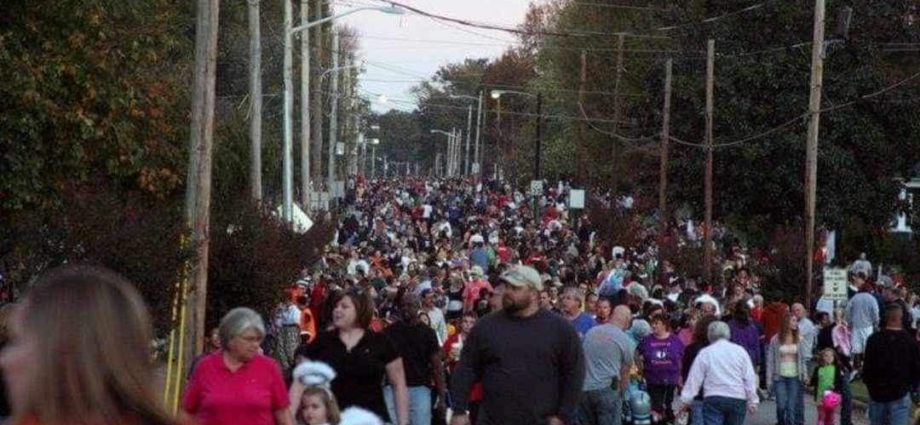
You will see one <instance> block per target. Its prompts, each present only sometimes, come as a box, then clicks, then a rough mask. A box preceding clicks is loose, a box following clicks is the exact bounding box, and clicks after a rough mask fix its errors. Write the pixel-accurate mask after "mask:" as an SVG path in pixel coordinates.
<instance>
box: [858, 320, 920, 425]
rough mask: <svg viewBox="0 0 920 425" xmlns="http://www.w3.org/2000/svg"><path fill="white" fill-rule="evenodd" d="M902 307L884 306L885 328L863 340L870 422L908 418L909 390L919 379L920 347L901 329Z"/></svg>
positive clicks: (895, 423) (899, 423)
mask: <svg viewBox="0 0 920 425" xmlns="http://www.w3.org/2000/svg"><path fill="white" fill-rule="evenodd" d="M903 315H904V310H903V308H902V307H901V306H900V305H898V304H897V303H890V304H888V305H887V306H886V308H885V325H884V326H885V327H884V328H883V329H881V330H880V331H878V332H876V333H874V334H872V336H870V337H869V340H868V341H867V342H866V359H865V363H864V364H863V382H865V383H866V389H868V390H869V420H870V422H871V423H872V424H882V423H888V424H891V425H904V424H907V423H908V422H909V421H910V393H911V391H913V390H914V389H915V388H916V386H917V383H918V382H920V350H918V348H917V343H916V342H915V341H914V338H912V336H911V334H910V333H908V332H907V331H905V330H904V329H903V328H902V323H901V321H902V317H903Z"/></svg>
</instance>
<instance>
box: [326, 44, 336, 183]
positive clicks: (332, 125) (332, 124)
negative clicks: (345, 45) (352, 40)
mask: <svg viewBox="0 0 920 425" xmlns="http://www.w3.org/2000/svg"><path fill="white" fill-rule="evenodd" d="M338 67H339V32H338V31H337V30H336V29H335V27H332V69H333V71H332V72H331V74H332V88H331V91H332V94H331V95H330V96H331V97H332V98H331V101H332V102H331V103H332V105H331V106H330V108H331V110H330V111H329V113H330V114H329V164H328V167H329V175H328V176H327V180H328V181H329V183H327V185H328V187H329V198H330V199H332V198H333V193H335V190H334V186H335V151H336V149H337V148H338V142H339V73H338V72H337V71H335V70H336V69H337V68H338Z"/></svg>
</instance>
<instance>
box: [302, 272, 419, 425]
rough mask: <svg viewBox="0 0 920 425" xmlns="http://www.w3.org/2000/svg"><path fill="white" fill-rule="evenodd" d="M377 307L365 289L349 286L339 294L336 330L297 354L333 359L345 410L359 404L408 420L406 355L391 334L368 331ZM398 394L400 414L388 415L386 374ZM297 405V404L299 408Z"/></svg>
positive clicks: (399, 421)
mask: <svg viewBox="0 0 920 425" xmlns="http://www.w3.org/2000/svg"><path fill="white" fill-rule="evenodd" d="M373 312H374V304H373V301H372V300H371V299H370V298H369V297H368V295H367V293H365V292H360V291H353V290H352V291H348V292H345V293H342V294H340V295H338V296H337V297H336V301H335V309H334V310H333V312H332V323H333V325H334V329H332V330H330V331H324V332H320V333H319V335H317V337H316V339H315V340H314V341H313V342H312V343H310V344H309V345H305V346H301V347H300V348H299V349H298V350H297V358H298V359H309V360H312V361H320V362H324V363H327V364H329V366H331V367H332V369H333V370H335V373H336V378H335V380H333V381H332V393H333V394H334V395H335V397H336V399H337V400H338V403H339V406H341V407H342V408H343V409H344V408H346V407H349V406H358V407H362V408H364V409H367V410H370V411H371V412H374V413H375V414H376V415H377V416H379V417H380V418H381V419H383V420H384V422H390V423H393V424H396V425H406V424H408V422H409V395H408V390H407V388H406V376H405V371H404V369H403V360H402V358H401V357H400V356H399V352H398V351H397V349H396V347H395V346H394V345H393V342H392V341H390V339H389V338H388V337H386V336H385V335H383V334H380V333H376V332H374V331H372V330H370V329H369V328H368V327H369V326H370V322H371V318H372V316H373ZM384 376H386V378H387V380H388V382H389V385H392V386H393V389H394V391H395V393H396V416H397V418H390V417H389V414H388V413H387V408H386V404H385V403H384V399H383V378H384ZM291 392H292V397H291V400H299V399H300V397H299V394H300V393H301V392H303V386H302V385H301V384H300V383H299V382H295V384H294V385H293V386H292V387H291ZM297 407H298V406H293V408H294V411H296V409H297Z"/></svg>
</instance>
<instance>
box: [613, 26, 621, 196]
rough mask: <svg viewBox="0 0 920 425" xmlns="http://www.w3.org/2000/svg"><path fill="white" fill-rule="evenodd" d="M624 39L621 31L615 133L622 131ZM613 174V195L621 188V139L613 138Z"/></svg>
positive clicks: (618, 42)
mask: <svg viewBox="0 0 920 425" xmlns="http://www.w3.org/2000/svg"><path fill="white" fill-rule="evenodd" d="M623 41H624V35H623V34H622V33H620V34H619V35H618V36H617V69H616V78H615V79H614V82H613V133H614V134H619V132H620V116H621V114H622V103H623V102H621V101H620V81H621V80H622V79H623ZM611 173H612V174H613V175H612V176H611V177H612V179H611V184H612V187H611V188H610V189H611V190H612V191H613V195H614V196H616V194H617V191H618V190H619V188H620V141H619V140H617V138H616V137H614V138H613V168H612V170H611Z"/></svg>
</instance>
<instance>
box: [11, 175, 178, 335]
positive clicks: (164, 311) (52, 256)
mask: <svg viewBox="0 0 920 425" xmlns="http://www.w3.org/2000/svg"><path fill="white" fill-rule="evenodd" d="M151 198H152V197H151V196H149V195H145V194H143V193H140V192H138V191H133V192H118V191H115V190H112V189H111V188H109V187H107V186H106V185H105V184H103V183H101V182H96V183H95V184H88V185H73V186H69V187H66V188H65V189H64V190H63V191H62V208H61V209H59V210H58V209H46V210H38V211H29V212H26V211H14V212H10V213H8V216H7V217H8V218H9V220H6V221H5V222H6V223H7V225H6V226H4V229H3V231H4V234H3V235H2V236H3V237H2V242H0V262H2V267H3V269H5V271H6V273H5V275H6V277H7V278H8V280H9V282H8V285H10V286H12V287H13V288H15V289H14V292H19V291H22V290H24V289H25V288H26V287H27V286H28V284H29V283H30V282H31V281H32V280H33V279H34V278H35V277H37V276H38V275H39V274H40V273H41V272H42V271H44V270H46V269H48V268H51V267H55V266H58V265H61V264H64V263H72V262H85V263H92V264H98V265H102V266H105V267H108V268H110V269H112V270H114V271H116V272H118V273H121V274H123V275H124V276H126V277H127V278H128V279H129V280H130V281H132V282H134V283H135V284H136V285H137V287H138V289H139V290H140V292H141V294H142V295H143V297H144V299H145V300H146V302H147V305H148V307H149V308H150V310H151V312H152V315H153V318H154V326H155V327H156V329H157V331H158V332H163V331H164V330H165V329H166V328H168V327H169V311H170V306H171V302H172V299H173V297H174V295H175V290H176V288H175V283H176V279H177V278H178V274H177V271H178V270H179V268H180V266H181V265H182V264H183V262H184V261H185V260H186V259H187V258H189V257H188V254H189V253H188V252H187V251H185V250H183V249H181V247H180V241H181V238H182V234H183V232H184V228H183V227H184V226H183V225H182V223H183V218H182V211H181V210H180V209H179V208H177V207H176V206H175V205H176V204H165V203H162V202H158V201H156V200H154V199H151Z"/></svg>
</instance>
